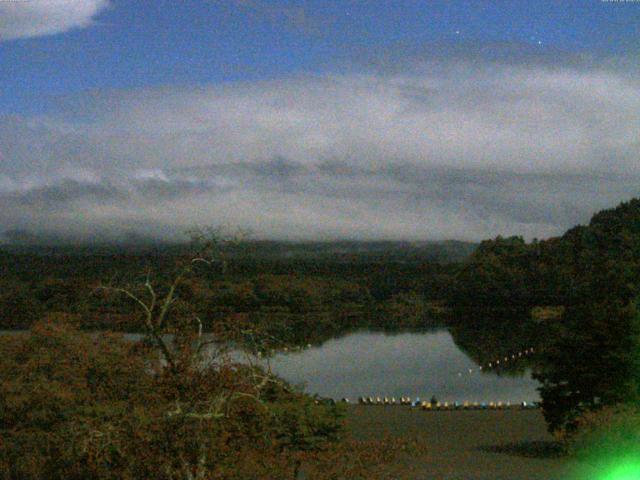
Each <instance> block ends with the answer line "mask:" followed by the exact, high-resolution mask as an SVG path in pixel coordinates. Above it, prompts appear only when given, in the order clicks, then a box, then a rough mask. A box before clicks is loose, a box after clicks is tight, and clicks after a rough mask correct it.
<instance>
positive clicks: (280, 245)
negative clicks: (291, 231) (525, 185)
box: [0, 240, 477, 263]
mask: <svg viewBox="0 0 640 480" xmlns="http://www.w3.org/2000/svg"><path fill="white" fill-rule="evenodd" d="M476 247H477V244H475V243H471V242H463V241H457V240H445V241H422V242H408V241H323V242H321V241H317V242H311V241H307V242H295V241H275V240H252V241H248V242H246V243H245V244H244V245H243V246H242V248H241V249H236V250H235V251H233V250H232V251H231V252H230V256H231V257H234V256H235V257H248V258H254V259H262V260H286V259H291V260H314V259H317V260H323V261H327V260H331V261H335V262H354V261H356V262H359V261H367V262H376V261H381V262H387V261H391V262H397V263H403V262H411V263H413V262H418V261H430V262H437V263H452V262H459V261H462V260H463V259H465V258H467V257H468V256H469V255H471V253H473V251H474V250H475V249H476ZM187 248H188V247H187V245H186V244H180V243H173V244H171V243H158V242H149V241H147V242H132V243H120V244H93V245H88V244H78V245H72V244H60V243H51V244H46V243H40V242H36V241H33V242H29V243H8V244H5V245H0V250H2V251H5V252H8V253H14V254H19V253H23V254H35V255H95V254H115V253H127V254H143V255H144V254H148V253H152V252H153V253H160V254H164V255H171V254H178V253H180V252H183V251H185V250H186V249H187Z"/></svg>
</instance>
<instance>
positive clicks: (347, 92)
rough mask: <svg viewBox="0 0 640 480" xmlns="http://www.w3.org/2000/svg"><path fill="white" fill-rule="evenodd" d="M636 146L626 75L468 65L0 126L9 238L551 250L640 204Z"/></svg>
mask: <svg viewBox="0 0 640 480" xmlns="http://www.w3.org/2000/svg"><path fill="white" fill-rule="evenodd" d="M436 67H437V68H436ZM638 131H640V81H638V80H637V77H634V76H632V75H628V74H627V73H625V72H622V71H617V70H615V69H595V68H579V67H559V66H553V65H538V64H530V65H526V64H522V65H517V66H514V65H511V66H509V65H500V64H492V65H485V66H484V67H482V66H481V65H480V66H479V65H478V63H477V62H476V63H468V62H461V63H451V64H444V65H437V66H434V65H430V66H424V67H421V68H419V69H414V71H412V72H410V73H403V74H396V73H394V74H386V75H385V74H381V75H373V74H350V75H337V76H332V77H322V78H318V77H305V78H297V79H289V80H281V81H271V82H262V83H239V84H233V85H226V86H216V87H208V88H186V87H184V88H165V89H150V90H141V91H130V92H104V93H102V94H99V95H93V96H91V97H89V96H83V97H82V98H78V99H76V101H73V102H71V103H70V104H69V105H68V108H67V109H66V110H64V111H63V110H58V111H56V112H52V113H50V114H49V115H46V116H42V117H38V118H20V117H11V118H9V117H6V118H0V224H2V225H4V226H5V229H6V230H11V229H23V230H29V231H38V232H45V233H58V234H67V235H77V236H80V237H83V238H95V237H101V236H104V235H106V236H107V237H109V238H111V237H113V238H116V237H117V236H118V235H124V234H125V233H126V232H133V231H135V232H136V233H144V234H150V235H156V236H158V235H163V236H165V235H172V234H175V232H178V231H181V230H182V229H184V228H186V227H188V226H190V225H192V224H194V223H198V224H211V223H222V222H226V223H232V224H237V225H241V226H245V227H250V228H252V229H253V230H254V231H256V233H257V234H258V235H259V236H266V237H277V238H282V237H288V238H367V239H371V238H408V239H438V238H460V239H476V240H477V239H481V238H485V237H491V236H495V235H497V234H503V235H504V234H523V235H525V236H527V237H533V236H538V237H545V236H549V235H553V234H558V233H561V232H562V231H563V230H564V229H566V228H568V227H570V226H572V225H574V224H575V223H577V222H584V221H585V220H587V219H588V217H589V215H590V213H591V212H593V211H595V210H597V209H600V208H603V207H606V206H613V205H615V204H616V203H617V202H619V201H621V200H624V199H626V198H628V197H630V196H633V195H638V193H639V191H640V182H639V180H640V161H639V160H640V140H639V137H638V135H637V132H638ZM101 238H105V237H101Z"/></svg>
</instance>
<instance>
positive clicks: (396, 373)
mask: <svg viewBox="0 0 640 480" xmlns="http://www.w3.org/2000/svg"><path fill="white" fill-rule="evenodd" d="M270 364H271V368H272V370H273V372H275V373H277V374H279V375H280V376H281V377H283V378H285V379H286V380H288V381H289V382H291V383H294V384H304V385H305V389H306V391H307V392H309V393H317V394H318V395H320V396H323V397H330V398H334V399H339V398H343V397H346V398H349V399H350V400H351V401H354V400H355V399H357V398H358V397H359V396H374V397H375V396H381V397H382V396H388V397H396V398H397V397H401V396H411V397H412V398H415V397H418V396H419V397H420V398H422V399H429V398H431V395H435V396H436V397H437V398H438V400H440V401H449V402H452V401H459V402H464V401H469V402H491V401H496V402H497V401H502V402H512V403H515V402H522V401H527V402H529V401H538V400H539V399H540V397H539V394H538V392H537V391H536V388H537V387H538V382H536V381H535V380H533V379H532V378H531V374H530V371H528V370H525V373H524V374H523V375H522V376H506V375H500V376H499V375H497V374H496V373H495V371H480V370H479V369H478V365H477V364H476V363H475V362H474V361H473V360H472V359H471V358H469V357H468V356H467V355H466V354H465V353H464V352H463V351H462V350H460V348H458V346H457V345H456V344H455V343H454V341H453V338H452V336H451V334H450V333H449V332H448V331H447V330H436V331H429V332H406V333H393V334H389V333H380V332H367V331H363V332H356V333H350V334H347V335H344V336H342V337H339V338H335V339H332V340H328V341H326V342H325V343H323V344H322V345H321V346H318V347H311V348H308V349H306V350H302V351H297V352H289V353H279V354H276V355H275V356H273V357H272V358H271V359H270ZM469 369H471V370H472V372H471V373H469Z"/></svg>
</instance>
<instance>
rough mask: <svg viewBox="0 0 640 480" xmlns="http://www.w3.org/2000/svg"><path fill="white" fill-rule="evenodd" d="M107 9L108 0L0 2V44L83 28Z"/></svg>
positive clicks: (15, 0) (8, 0)
mask: <svg viewBox="0 0 640 480" xmlns="http://www.w3.org/2000/svg"><path fill="white" fill-rule="evenodd" d="M108 6H109V1H108V0H6V1H0V41H2V40H14V39H18V38H30V37H41V36H44V35H54V34H57V33H63V32H66V31H69V30H72V29H75V28H84V27H87V26H89V25H91V24H92V23H93V19H94V18H95V16H96V15H98V14H99V13H100V12H102V11H103V10H104V9H105V8H107V7H108Z"/></svg>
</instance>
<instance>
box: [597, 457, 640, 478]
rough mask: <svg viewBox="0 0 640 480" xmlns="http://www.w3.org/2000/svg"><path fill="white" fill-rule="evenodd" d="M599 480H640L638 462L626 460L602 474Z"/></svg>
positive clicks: (639, 462)
mask: <svg viewBox="0 0 640 480" xmlns="http://www.w3.org/2000/svg"><path fill="white" fill-rule="evenodd" d="M600 480H640V461H639V460H638V459H633V460H627V461H624V462H623V463H621V464H618V465H616V466H615V467H613V468H612V469H611V470H608V471H606V472H605V473H604V476H603V477H602V478H601V479H600Z"/></svg>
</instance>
